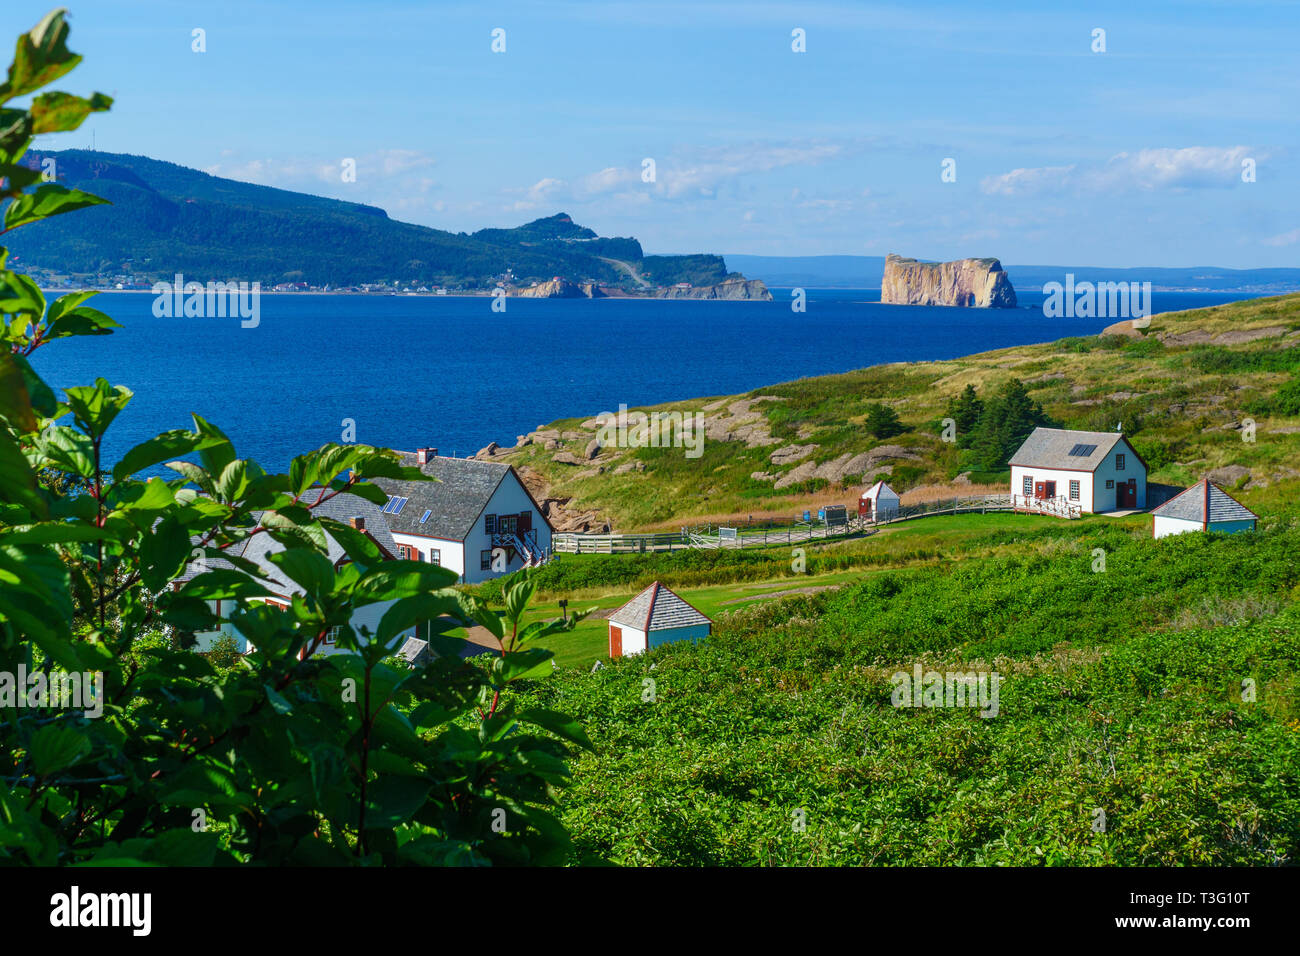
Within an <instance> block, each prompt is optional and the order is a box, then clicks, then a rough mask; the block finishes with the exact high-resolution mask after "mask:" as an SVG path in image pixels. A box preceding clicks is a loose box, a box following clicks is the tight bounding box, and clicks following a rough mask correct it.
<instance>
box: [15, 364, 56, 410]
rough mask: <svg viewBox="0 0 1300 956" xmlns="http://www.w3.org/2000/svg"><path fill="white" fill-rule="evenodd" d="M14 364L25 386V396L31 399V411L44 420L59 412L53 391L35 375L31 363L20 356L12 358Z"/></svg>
mask: <svg viewBox="0 0 1300 956" xmlns="http://www.w3.org/2000/svg"><path fill="white" fill-rule="evenodd" d="M12 358H13V360H14V362H15V363H16V364H17V365H18V370H19V371H20V372H22V374H23V382H24V383H25V384H26V386H27V394H28V395H29V396H30V397H31V401H32V410H33V411H36V412H38V413H40V414H41V415H42V416H43V417H45V418H53V417H54V416H55V415H57V414H58V411H59V400H58V399H57V398H55V396H54V389H52V388H50V387H49V386H48V385H46V384H45V381H44V380H43V379H42V378H41V377H40V376H39V375H37V374H36V371H35V369H33V368H32V366H31V363H30V362H28V361H27V359H26V358H24V357H23V356H21V355H13V356H12Z"/></svg>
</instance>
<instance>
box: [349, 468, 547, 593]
mask: <svg viewBox="0 0 1300 956" xmlns="http://www.w3.org/2000/svg"><path fill="white" fill-rule="evenodd" d="M402 457H403V461H402V463H403V464H405V465H411V466H416V467H418V468H419V469H420V470H421V471H423V472H424V473H425V474H426V475H429V476H430V477H432V478H434V479H436V480H435V481H397V480H394V479H391V478H376V479H374V483H375V484H376V485H378V486H379V487H380V488H382V489H383V490H384V491H385V492H387V493H388V496H389V497H388V503H387V504H385V505H384V506H383V508H382V509H381V511H382V516H383V519H384V520H385V521H386V522H387V526H388V530H389V531H390V532H391V533H392V536H393V541H394V543H395V545H396V548H397V557H398V558H402V559H408V560H411V561H430V562H432V563H433V564H438V565H441V566H442V567H444V568H449V569H451V570H453V571H455V572H456V573H457V574H458V575H460V580H461V581H462V582H463V583H466V584H475V583H477V582H479V581H483V580H486V579H487V578H493V577H500V576H501V575H503V574H509V573H510V572H512V571H518V570H519V569H520V568H522V567H524V566H526V565H530V564H538V563H540V562H541V561H542V560H544V559H545V558H546V557H548V556H549V555H550V553H551V534H552V531H553V529H552V528H551V523H550V522H549V521H548V520H547V519H546V515H544V514H543V513H542V509H541V506H540V505H538V504H537V502H536V501H534V500H533V496H532V495H531V494H529V493H528V489H527V488H525V487H524V483H523V482H522V481H520V480H519V475H518V474H516V473H515V470H514V468H512V467H511V466H510V465H507V464H504V463H502V462H495V461H479V460H478V459H474V458H443V457H439V455H438V453H437V449H434V448H421V449H420V450H419V451H417V452H416V453H414V454H411V453H409V452H406V453H403V455H402Z"/></svg>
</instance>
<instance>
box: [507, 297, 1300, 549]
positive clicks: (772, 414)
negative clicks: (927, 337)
mask: <svg viewBox="0 0 1300 956" xmlns="http://www.w3.org/2000/svg"><path fill="white" fill-rule="evenodd" d="M1298 341H1300V295H1290V296H1281V297H1277V298H1271V299H1257V300H1253V301H1247V302H1237V303H1231V304H1228V305H1223V306H1216V307H1214V308H1209V309H1198V310H1194V311H1190V312H1180V313H1167V314H1164V315H1158V316H1154V317H1152V320H1151V325H1150V327H1149V328H1148V329H1146V330H1144V331H1143V332H1142V333H1141V334H1140V335H1135V336H1132V337H1130V336H1115V335H1112V336H1106V337H1097V336H1093V337H1084V338H1073V339H1063V340H1061V341H1058V342H1054V343H1050V344H1044V345H1028V346H1017V347H1014V348H1008V349H1000V350H997V351H994V352H986V353H982V354H979V355H973V356H968V357H966V358H961V359H954V360H952V361H944V362H912V363H896V364H892V365H879V366H873V367H871V368H866V369H860V370H857V371H852V372H846V373H844V374H841V375H829V376H821V377H817V378H807V379H800V380H798V381H794V382H787V383H784V384H779V385H772V386H768V387H764V388H759V389H756V390H755V391H753V392H751V393H749V394H748V395H737V396H722V397H717V396H715V397H713V398H698V399H691V400H689V401H681V402H674V403H672V404H671V405H670V406H667V405H666V406H657V407H655V408H647V409H642V410H641V411H645V412H654V411H665V412H666V411H676V412H685V413H693V412H696V411H699V412H701V413H704V414H706V415H717V414H720V413H721V412H722V411H725V408H726V406H727V405H728V404H729V403H731V402H734V401H738V400H743V399H763V400H762V401H758V402H754V403H753V405H752V411H753V414H754V415H756V416H757V418H758V419H760V420H761V421H760V425H761V427H762V428H763V429H765V430H766V432H768V433H770V435H771V436H772V438H773V440H774V441H775V442H776V444H771V445H764V446H760V447H749V445H748V444H747V443H746V441H744V440H739V439H736V438H733V440H725V439H723V438H721V437H719V438H717V439H714V438H710V439H709V440H707V441H705V442H704V444H703V449H702V454H701V456H700V457H699V458H694V459H691V458H686V457H685V456H684V454H683V453H682V450H681V449H680V448H606V449H604V450H602V451H601V453H600V454H599V456H598V457H597V458H596V459H595V460H594V461H591V462H589V463H587V464H585V465H573V464H563V463H560V462H556V461H555V460H554V458H555V456H556V455H557V454H559V453H560V452H563V451H568V452H570V453H573V454H574V455H576V456H578V457H579V458H583V457H584V451H585V448H586V445H587V443H588V442H589V441H590V440H591V438H592V437H593V435H594V434H595V431H594V428H595V426H594V425H593V424H592V423H591V422H584V420H583V419H581V418H575V419H567V420H563V421H559V422H555V423H554V424H553V425H552V426H550V427H551V428H554V429H555V434H556V435H558V436H560V437H559V438H558V439H556V442H553V443H552V447H549V448H548V447H546V445H545V443H543V442H533V443H532V444H528V445H525V446H523V447H521V448H518V449H515V450H512V451H509V452H508V453H507V454H506V456H505V460H507V461H510V462H512V463H513V464H515V465H518V466H527V467H528V468H529V469H531V470H533V471H534V472H536V473H538V474H540V475H541V476H543V478H544V479H545V480H546V481H547V482H548V483H549V485H550V489H551V490H550V493H551V494H552V495H554V496H557V497H572V499H573V502H572V504H571V507H573V508H578V509H596V510H598V511H600V512H602V513H604V514H606V515H608V516H609V518H610V520H611V521H612V523H613V525H614V527H616V528H617V529H618V530H622V531H629V530H636V529H675V528H677V527H679V526H680V525H681V524H682V523H691V522H694V521H702V520H706V519H712V520H714V521H718V520H723V519H726V518H728V517H730V516H740V517H742V518H743V517H745V516H748V515H753V516H755V517H756V518H757V517H767V516H789V515H792V514H795V513H796V512H799V511H802V510H804V509H805V508H815V507H817V506H819V505H821V504H825V503H833V502H840V503H844V502H848V501H851V500H853V499H855V498H856V497H857V493H858V491H859V490H860V488H861V485H862V484H863V483H864V482H865V481H867V480H872V479H874V477H876V476H877V472H879V477H886V478H888V480H889V481H890V483H891V485H892V486H893V487H894V488H895V490H897V491H899V492H902V493H906V492H908V491H909V489H925V488H931V486H939V487H941V488H944V489H947V488H950V487H952V486H951V484H950V483H951V482H952V480H953V479H954V478H955V477H956V476H957V475H958V474H959V473H960V472H961V471H962V468H963V464H962V458H961V455H960V453H959V452H958V450H957V449H956V448H955V447H954V446H953V445H951V444H945V443H944V442H942V441H941V440H940V431H941V425H940V422H941V419H942V418H943V416H944V414H945V408H946V405H947V402H948V400H949V399H951V398H954V397H955V396H957V395H958V394H959V393H960V392H961V391H962V389H964V388H965V386H966V385H967V384H973V385H975V386H976V387H977V389H978V390H979V392H980V394H981V395H982V396H985V397H987V396H989V395H991V394H992V393H993V392H994V391H995V390H996V389H997V388H998V387H999V386H1000V385H1001V384H1003V383H1005V382H1006V381H1008V380H1010V379H1012V378H1015V379H1019V380H1021V381H1023V382H1024V383H1025V384H1026V385H1027V387H1028V388H1029V390H1030V394H1031V396H1032V397H1033V399H1034V400H1036V401H1040V402H1041V403H1042V404H1043V406H1044V409H1045V410H1046V411H1047V412H1048V413H1049V414H1050V415H1052V416H1054V417H1055V418H1057V419H1058V420H1060V421H1062V422H1064V423H1065V425H1066V426H1067V427H1073V428H1081V429H1095V430H1104V431H1111V430H1114V429H1115V427H1116V426H1117V425H1118V424H1119V423H1121V422H1122V423H1123V426H1124V431H1125V433H1126V434H1127V435H1128V436H1129V437H1130V439H1131V440H1132V441H1133V443H1134V445H1135V446H1136V447H1137V449H1138V451H1139V452H1140V453H1141V454H1142V455H1143V457H1144V458H1145V459H1146V460H1147V462H1148V463H1149V465H1150V467H1151V473H1150V475H1149V477H1150V479H1151V480H1152V481H1155V482H1165V483H1169V484H1178V485H1187V484H1190V483H1192V482H1193V481H1196V480H1198V479H1199V478H1201V477H1202V476H1203V475H1204V474H1206V473H1207V472H1209V471H1211V470H1213V469H1216V468H1223V467H1227V466H1239V467H1240V468H1242V469H1245V470H1246V471H1247V472H1248V474H1247V475H1243V476H1240V477H1237V478H1234V479H1233V480H1232V481H1230V482H1228V483H1229V485H1236V486H1238V487H1236V488H1235V489H1230V490H1236V491H1243V492H1244V494H1245V495H1246V499H1245V500H1246V503H1247V504H1248V505H1252V506H1253V502H1254V501H1255V500H1257V499H1254V498H1253V495H1254V493H1255V492H1256V491H1259V490H1263V489H1264V488H1266V487H1272V486H1274V485H1276V484H1277V483H1278V482H1286V483H1288V484H1289V487H1291V488H1292V489H1294V488H1295V487H1296V485H1295V484H1294V482H1295V480H1296V479H1297V478H1300V472H1297V462H1298V461H1300V407H1295V406H1294V404H1293V403H1292V404H1288V403H1285V402H1278V401H1277V396H1278V395H1279V394H1280V392H1281V390H1282V389H1283V388H1284V387H1286V385H1287V383H1288V382H1290V383H1292V385H1291V388H1292V389H1293V390H1294V389H1295V387H1296V386H1295V385H1294V383H1295V381H1296V380H1297V375H1300V349H1297V348H1295V346H1296V344H1297V342H1298ZM877 402H883V403H885V404H887V405H889V406H890V407H892V408H893V409H894V410H895V411H896V412H897V413H898V415H899V416H900V417H901V419H902V421H903V424H904V425H905V426H906V427H907V431H906V432H904V433H903V434H902V435H899V436H897V437H895V438H891V439H889V440H888V441H887V442H881V441H877V440H876V439H874V438H872V437H871V436H870V435H868V434H866V432H865V430H864V428H863V422H864V420H865V417H866V413H867V409H868V407H869V406H870V405H872V404H873V403H877ZM719 406H721V409H720V408H719ZM592 411H593V413H594V412H595V410H594V409H593V410H592ZM1247 418H1251V419H1253V420H1254V421H1255V423H1256V431H1255V435H1254V440H1253V441H1246V440H1243V432H1242V431H1241V430H1240V428H1238V427H1234V425H1235V424H1239V423H1240V422H1242V421H1243V420H1244V419H1247ZM724 431H725V429H724ZM791 445H800V446H806V445H814V446H816V447H815V449H814V450H813V451H812V452H810V453H809V455H808V456H807V457H806V458H805V459H802V460H806V461H812V462H815V463H826V462H831V461H833V460H835V459H836V458H837V457H842V456H845V455H850V454H852V455H858V454H861V453H866V452H871V451H872V450H873V449H877V448H879V447H880V446H882V445H894V446H898V447H901V448H902V449H904V450H905V451H906V453H907V454H908V455H912V456H915V457H914V458H910V457H909V458H887V459H880V460H879V462H878V463H877V464H876V465H874V466H873V468H872V470H871V471H870V473H867V474H850V475H846V476H844V477H843V479H842V480H840V481H837V482H828V481H826V480H822V479H816V480H810V481H805V482H801V483H796V484H794V485H791V486H790V487H788V488H783V489H780V490H778V489H776V488H775V487H774V481H769V480H762V479H756V478H754V477H752V475H754V474H755V473H767V474H774V475H778V476H779V475H781V474H784V473H786V472H788V471H789V470H790V469H791V468H792V467H795V466H794V465H793V464H782V465H774V464H773V462H772V461H771V455H772V452H773V451H774V450H776V449H778V448H782V447H788V446H791ZM620 467H623V468H624V469H628V468H634V469H639V470H630V471H629V470H624V471H623V472H622V473H620V474H615V473H614V472H615V470H616V469H618V468H620ZM880 469H884V470H883V471H881V470H880ZM975 477H976V479H979V478H980V476H979V475H976V476H975ZM931 490H932V491H933V489H932V488H931ZM922 494H923V492H922ZM923 496H924V495H923Z"/></svg>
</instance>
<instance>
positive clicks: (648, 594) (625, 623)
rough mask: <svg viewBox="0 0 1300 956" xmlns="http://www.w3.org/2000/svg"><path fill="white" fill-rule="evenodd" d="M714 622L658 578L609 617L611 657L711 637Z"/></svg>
mask: <svg viewBox="0 0 1300 956" xmlns="http://www.w3.org/2000/svg"><path fill="white" fill-rule="evenodd" d="M712 628H713V622H712V621H710V620H709V619H708V618H707V617H705V616H704V615H703V614H701V613H700V612H699V611H697V610H696V609H695V608H693V607H691V606H690V605H689V604H687V603H686V602H685V601H683V600H682V599H681V598H680V597H678V596H677V595H676V594H674V593H673V592H672V591H670V590H669V589H668V588H666V587H664V586H663V585H662V584H660V583H659V582H658V581H656V582H655V583H654V584H652V585H650V586H649V587H648V588H646V589H645V590H644V591H642V592H641V593H640V594H638V595H637V596H636V597H634V598H633V599H632V600H630V601H628V602H627V603H626V604H624V605H623V606H622V607H621V608H619V609H618V610H617V611H615V612H614V613H613V614H611V615H610V616H609V656H610V657H623V656H626V655H631V654H640V653H642V652H644V651H647V650H649V649H650V648H653V647H661V646H663V645H664V644H671V643H672V642H673V641H695V640H699V639H700V638H702V637H708V636H709V634H710V632H711V631H712Z"/></svg>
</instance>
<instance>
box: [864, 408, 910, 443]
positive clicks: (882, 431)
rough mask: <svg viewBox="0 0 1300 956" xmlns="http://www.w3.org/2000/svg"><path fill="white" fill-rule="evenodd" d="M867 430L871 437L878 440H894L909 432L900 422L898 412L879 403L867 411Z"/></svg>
mask: <svg viewBox="0 0 1300 956" xmlns="http://www.w3.org/2000/svg"><path fill="white" fill-rule="evenodd" d="M865 428H866V430H867V433H868V434H869V435H874V436H875V437H876V438H893V437H894V436H895V435H901V434H902V433H903V432H905V431H907V428H906V427H905V426H904V425H903V423H902V421H900V420H899V417H898V412H896V411H894V410H893V409H892V408H890V407H889V406H888V405H883V404H881V403H879V402H877V403H876V404H875V405H872V406H870V407H869V408H868V409H867V421H866V425H865Z"/></svg>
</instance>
